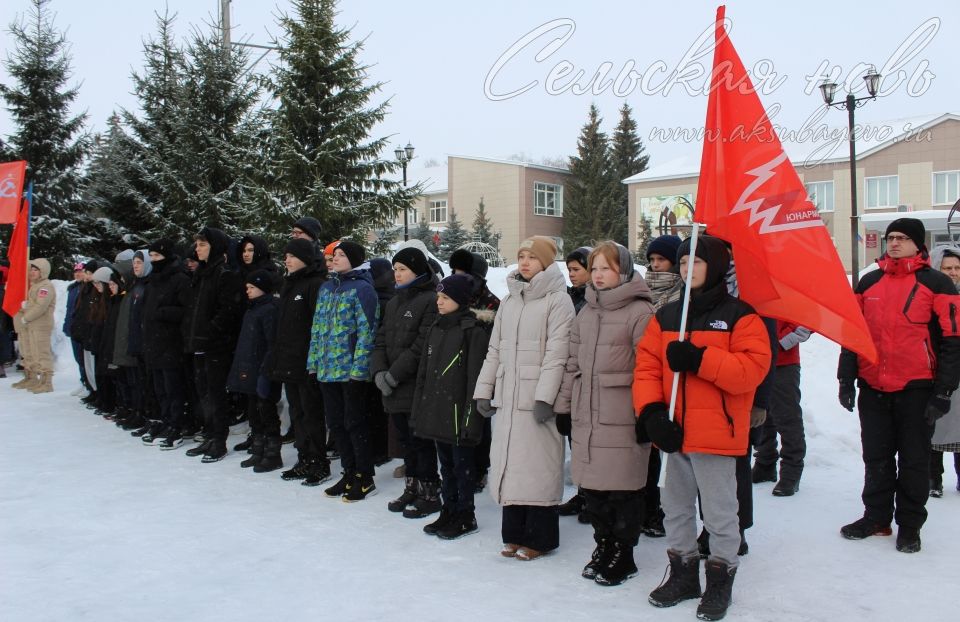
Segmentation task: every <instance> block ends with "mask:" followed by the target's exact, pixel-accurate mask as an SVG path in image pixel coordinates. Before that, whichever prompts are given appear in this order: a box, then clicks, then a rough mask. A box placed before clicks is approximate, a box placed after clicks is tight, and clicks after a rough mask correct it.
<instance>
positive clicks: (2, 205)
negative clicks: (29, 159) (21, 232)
mask: <svg viewBox="0 0 960 622" xmlns="http://www.w3.org/2000/svg"><path fill="white" fill-rule="evenodd" d="M26 173H27V163H26V162H25V161H24V160H18V161H16V162H4V163H3V164H0V224H4V225H8V224H10V223H12V222H16V220H17V213H18V212H19V208H20V198H21V194H22V193H23V178H24V175H26Z"/></svg>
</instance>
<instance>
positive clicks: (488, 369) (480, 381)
mask: <svg viewBox="0 0 960 622" xmlns="http://www.w3.org/2000/svg"><path fill="white" fill-rule="evenodd" d="M503 308H504V305H500V309H499V310H498V311H497V315H496V317H495V318H494V320H493V328H492V329H491V331H490V344H489V345H488V346H487V357H486V358H485V359H484V361H483V366H482V367H481V368H480V375H479V376H478V377H477V388H476V389H474V391H473V399H475V400H489V399H493V397H494V395H493V389H494V387H495V386H496V383H497V368H499V367H500V320H501V318H502V317H503Z"/></svg>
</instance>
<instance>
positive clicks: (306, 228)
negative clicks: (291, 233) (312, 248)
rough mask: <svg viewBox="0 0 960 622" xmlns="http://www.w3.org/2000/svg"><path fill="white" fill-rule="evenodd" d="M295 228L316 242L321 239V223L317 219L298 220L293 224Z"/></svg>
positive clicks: (307, 217) (304, 218)
mask: <svg viewBox="0 0 960 622" xmlns="http://www.w3.org/2000/svg"><path fill="white" fill-rule="evenodd" d="M293 226H294V227H296V228H297V229H300V230H301V231H303V232H304V233H306V234H307V235H309V236H310V237H311V238H313V239H314V241H316V240H319V239H320V221H319V220H317V219H316V218H311V217H310V216H304V217H303V218H298V219H297V221H296V222H295V223H293Z"/></svg>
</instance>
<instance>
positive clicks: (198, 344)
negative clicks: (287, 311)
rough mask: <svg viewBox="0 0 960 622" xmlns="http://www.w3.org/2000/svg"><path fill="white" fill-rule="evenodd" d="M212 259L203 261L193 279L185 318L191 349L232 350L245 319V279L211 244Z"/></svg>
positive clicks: (185, 343) (186, 344) (186, 341)
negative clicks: (233, 270) (232, 268)
mask: <svg viewBox="0 0 960 622" xmlns="http://www.w3.org/2000/svg"><path fill="white" fill-rule="evenodd" d="M210 258H211V259H210V261H208V262H206V263H205V264H201V265H200V267H199V268H197V271H196V272H194V274H193V280H192V282H191V283H190V295H189V305H188V308H187V312H186V315H185V316H184V318H183V347H184V351H185V352H187V353H195V352H206V353H211V352H216V353H229V352H232V351H233V348H234V346H235V345H236V343H237V334H238V333H239V332H240V324H241V322H242V321H243V312H244V304H243V301H244V299H245V298H246V296H245V294H244V285H243V279H241V278H240V274H239V273H237V272H231V271H229V270H227V266H226V260H225V259H224V258H223V256H222V254H219V253H217V252H216V246H215V245H214V244H211V249H210Z"/></svg>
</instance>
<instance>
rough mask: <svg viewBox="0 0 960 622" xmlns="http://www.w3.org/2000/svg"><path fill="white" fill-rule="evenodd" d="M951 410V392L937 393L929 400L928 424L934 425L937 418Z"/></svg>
mask: <svg viewBox="0 0 960 622" xmlns="http://www.w3.org/2000/svg"><path fill="white" fill-rule="evenodd" d="M949 410H950V394H949V393H937V394H936V395H934V396H933V397H931V398H930V401H928V402H927V412H926V417H927V424H928V425H934V424H935V423H936V422H937V419H939V418H940V417H942V416H944V415H945V414H947V412H949Z"/></svg>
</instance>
